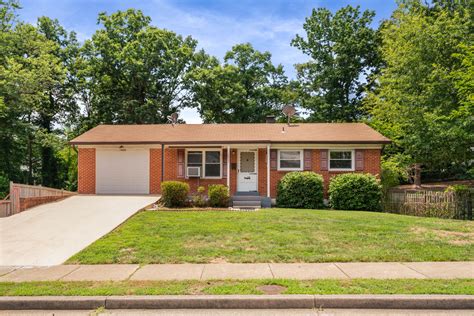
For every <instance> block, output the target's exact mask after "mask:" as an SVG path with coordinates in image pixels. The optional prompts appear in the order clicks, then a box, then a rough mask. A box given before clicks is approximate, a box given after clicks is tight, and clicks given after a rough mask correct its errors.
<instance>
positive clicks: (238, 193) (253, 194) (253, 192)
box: [234, 191, 260, 197]
mask: <svg viewBox="0 0 474 316" xmlns="http://www.w3.org/2000/svg"><path fill="white" fill-rule="evenodd" d="M235 196H260V193H258V192H257V191H251V192H239V191H237V192H235V193H234V197H235Z"/></svg>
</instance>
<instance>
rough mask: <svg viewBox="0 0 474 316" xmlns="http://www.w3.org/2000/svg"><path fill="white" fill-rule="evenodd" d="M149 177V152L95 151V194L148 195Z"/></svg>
mask: <svg viewBox="0 0 474 316" xmlns="http://www.w3.org/2000/svg"><path fill="white" fill-rule="evenodd" d="M149 177H150V153H149V150H147V149H127V150H125V151H121V150H118V149H113V150H112V149H110V150H106V149H97V151H96V192H97V194H149V192H150V191H149Z"/></svg>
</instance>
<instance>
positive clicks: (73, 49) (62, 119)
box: [35, 17, 79, 187]
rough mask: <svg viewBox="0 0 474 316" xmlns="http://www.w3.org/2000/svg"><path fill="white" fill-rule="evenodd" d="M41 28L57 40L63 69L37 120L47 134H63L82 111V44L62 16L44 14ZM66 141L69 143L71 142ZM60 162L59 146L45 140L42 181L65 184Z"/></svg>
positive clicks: (41, 30) (42, 156) (39, 108)
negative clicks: (79, 85)
mask: <svg viewBox="0 0 474 316" xmlns="http://www.w3.org/2000/svg"><path fill="white" fill-rule="evenodd" d="M38 31H39V32H40V33H41V34H43V35H44V36H45V37H46V39H48V40H49V41H52V42H54V43H55V44H56V49H55V50H54V51H53V54H54V56H55V57H56V58H58V59H59V60H60V65H61V67H62V68H63V71H62V72H58V73H56V76H57V77H56V78H54V79H55V82H54V85H52V86H50V87H49V90H48V91H47V94H48V98H47V99H46V100H45V101H44V102H42V103H41V104H40V105H39V107H38V109H37V117H36V119H35V124H36V125H37V126H38V128H40V129H41V130H42V131H43V132H44V133H45V135H47V136H53V135H54V136H56V137H57V138H61V137H63V136H64V135H62V134H63V128H64V127H65V126H69V125H71V124H74V123H75V121H76V118H77V116H78V113H79V106H78V103H77V101H76V92H77V75H76V60H77V58H78V54H79V44H78V42H77V39H76V34H75V33H74V32H71V33H68V32H67V31H66V30H65V29H64V28H63V27H62V26H61V25H60V24H59V22H58V20H52V19H50V18H48V17H40V18H39V19H38ZM55 126H56V128H55ZM50 134H53V135H50ZM57 141H59V140H57ZM62 143H64V142H62ZM65 145H66V146H67V144H65ZM60 164H61V162H60V161H59V157H57V155H56V154H55V149H54V147H53V146H51V145H50V142H49V143H48V142H42V146H41V183H42V184H43V185H45V186H53V187H61V186H62V185H63V183H62V181H61V176H60V175H59V168H60V167H59V165H60Z"/></svg>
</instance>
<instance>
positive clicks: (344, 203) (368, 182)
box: [329, 173, 382, 211]
mask: <svg viewBox="0 0 474 316" xmlns="http://www.w3.org/2000/svg"><path fill="white" fill-rule="evenodd" d="M381 198H382V186H381V185H380V184H379V181H378V180H377V178H376V177H375V176H373V175H371V174H362V173H345V174H340V175H337V176H335V177H333V178H332V179H331V181H330V183H329V202H330V204H331V207H332V208H334V209H338V210H365V211H379V210H380V206H381V205H380V204H381V203H380V202H381Z"/></svg>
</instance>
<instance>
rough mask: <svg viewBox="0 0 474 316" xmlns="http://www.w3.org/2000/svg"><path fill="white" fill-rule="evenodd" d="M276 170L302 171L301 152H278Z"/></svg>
mask: <svg viewBox="0 0 474 316" xmlns="http://www.w3.org/2000/svg"><path fill="white" fill-rule="evenodd" d="M278 170H303V151H302V150H279V151H278Z"/></svg>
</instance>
